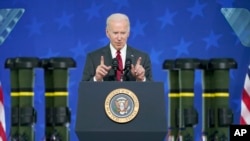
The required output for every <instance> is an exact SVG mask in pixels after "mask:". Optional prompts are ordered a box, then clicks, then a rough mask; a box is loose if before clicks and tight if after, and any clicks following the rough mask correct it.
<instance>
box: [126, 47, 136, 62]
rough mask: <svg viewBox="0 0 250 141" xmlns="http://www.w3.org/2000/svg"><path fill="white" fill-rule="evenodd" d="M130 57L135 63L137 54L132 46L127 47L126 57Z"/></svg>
mask: <svg viewBox="0 0 250 141" xmlns="http://www.w3.org/2000/svg"><path fill="white" fill-rule="evenodd" d="M127 58H130V59H131V60H132V64H135V55H134V52H133V50H132V49H131V47H129V46H128V47H127V53H126V59H127Z"/></svg>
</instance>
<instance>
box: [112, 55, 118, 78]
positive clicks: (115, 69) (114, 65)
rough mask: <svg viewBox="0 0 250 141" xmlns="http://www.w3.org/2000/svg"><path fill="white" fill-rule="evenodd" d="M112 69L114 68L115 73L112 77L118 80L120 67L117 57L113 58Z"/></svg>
mask: <svg viewBox="0 0 250 141" xmlns="http://www.w3.org/2000/svg"><path fill="white" fill-rule="evenodd" d="M112 69H113V73H112V75H111V76H112V79H113V80H116V74H117V69H118V60H117V59H116V58H113V59H112Z"/></svg>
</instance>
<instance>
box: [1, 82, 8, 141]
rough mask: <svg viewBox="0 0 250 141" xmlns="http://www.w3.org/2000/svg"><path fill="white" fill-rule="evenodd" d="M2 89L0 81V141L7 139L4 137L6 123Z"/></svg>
mask: <svg viewBox="0 0 250 141" xmlns="http://www.w3.org/2000/svg"><path fill="white" fill-rule="evenodd" d="M3 99H4V96H3V90H2V85H1V81H0V141H7V137H6V125H5V110H4V106H3V105H4V103H3Z"/></svg>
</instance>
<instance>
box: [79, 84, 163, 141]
mask: <svg viewBox="0 0 250 141" xmlns="http://www.w3.org/2000/svg"><path fill="white" fill-rule="evenodd" d="M116 89H128V90H130V91H132V92H133V93H134V94H135V95H136V97H137V98H138V101H139V110H138V113H137V115H136V116H135V118H134V119H132V120H131V121H129V122H126V123H118V122H115V121H113V120H111V119H110V118H109V117H108V115H107V114H106V112H105V100H106V98H107V96H108V95H109V94H110V93H111V92H112V91H113V90H116ZM166 121H167V119H166V103H165V95H164V86H163V83H161V82H81V83H80V85H79V93H78V107H77V120H76V127H75V131H76V133H77V136H78V138H79V140H80V141H100V140H105V141H118V140H119V141H140V140H141V141H158V140H159V141H163V139H164V137H165V136H166V132H167V122H166Z"/></svg>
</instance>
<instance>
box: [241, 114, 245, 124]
mask: <svg viewBox="0 0 250 141" xmlns="http://www.w3.org/2000/svg"><path fill="white" fill-rule="evenodd" d="M240 124H241V125H246V121H245V120H244V119H243V117H242V116H241V117H240Z"/></svg>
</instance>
